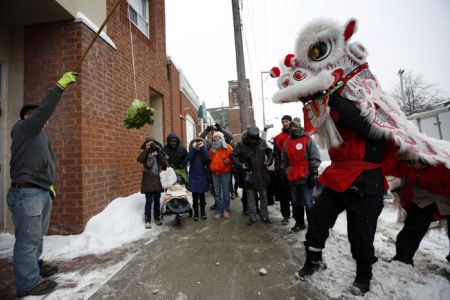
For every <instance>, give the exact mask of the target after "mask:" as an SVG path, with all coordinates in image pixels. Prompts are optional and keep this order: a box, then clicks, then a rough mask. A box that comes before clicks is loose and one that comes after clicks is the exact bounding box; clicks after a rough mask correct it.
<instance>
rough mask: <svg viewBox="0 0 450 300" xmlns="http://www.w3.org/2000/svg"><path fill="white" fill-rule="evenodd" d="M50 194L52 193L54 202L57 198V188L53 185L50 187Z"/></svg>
mask: <svg viewBox="0 0 450 300" xmlns="http://www.w3.org/2000/svg"><path fill="white" fill-rule="evenodd" d="M48 192H49V193H50V197H51V198H52V200H55V198H56V191H55V187H54V186H53V185H52V186H51V187H50V189H49V190H48Z"/></svg>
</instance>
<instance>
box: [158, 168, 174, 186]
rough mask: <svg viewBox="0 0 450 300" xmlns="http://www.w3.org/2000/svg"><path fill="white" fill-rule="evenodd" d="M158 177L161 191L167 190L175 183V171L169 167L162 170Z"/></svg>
mask: <svg viewBox="0 0 450 300" xmlns="http://www.w3.org/2000/svg"><path fill="white" fill-rule="evenodd" d="M159 177H160V178H161V185H162V188H163V189H167V188H169V187H171V186H172V185H174V184H175V183H177V174H175V170H174V169H173V168H171V167H168V168H167V169H166V170H162V171H161V173H160V174H159Z"/></svg>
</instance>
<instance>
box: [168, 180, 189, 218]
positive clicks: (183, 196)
mask: <svg viewBox="0 0 450 300" xmlns="http://www.w3.org/2000/svg"><path fill="white" fill-rule="evenodd" d="M183 213H189V217H192V194H191V192H189V191H188V190H187V188H186V186H185V184H184V180H183V179H182V178H181V177H180V176H177V182H176V183H175V184H173V185H171V186H170V187H168V188H167V189H166V192H165V193H164V197H163V203H162V208H161V215H162V216H164V215H169V214H175V226H176V227H181V226H182V224H181V217H182V215H183Z"/></svg>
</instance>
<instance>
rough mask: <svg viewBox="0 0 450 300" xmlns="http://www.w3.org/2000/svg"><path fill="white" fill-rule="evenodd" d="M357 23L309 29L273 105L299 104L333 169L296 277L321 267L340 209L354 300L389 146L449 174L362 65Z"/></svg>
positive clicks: (325, 178) (364, 275)
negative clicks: (352, 266)
mask: <svg viewBox="0 0 450 300" xmlns="http://www.w3.org/2000/svg"><path fill="white" fill-rule="evenodd" d="M355 32H356V20H354V19H351V20H349V21H348V22H347V23H346V24H345V25H344V26H343V25H341V24H339V23H337V22H335V21H333V20H330V19H325V18H320V19H316V20H314V21H312V22H310V23H309V24H308V25H307V26H305V28H304V29H303V30H302V31H301V32H300V34H299V35H298V37H297V39H296V43H295V52H294V53H295V54H289V55H287V56H286V57H285V59H284V60H283V61H282V62H281V64H280V68H277V67H275V68H273V69H272V71H271V75H272V77H278V87H279V91H277V92H276V93H275V94H274V95H273V97H272V100H273V101H274V102H275V103H287V102H297V101H301V102H302V103H303V105H304V107H303V112H304V119H305V126H304V127H305V130H306V131H308V132H309V134H310V135H314V134H316V137H317V141H318V144H319V145H320V146H321V147H323V148H327V149H328V151H329V155H330V159H331V165H330V166H329V167H328V168H327V169H326V170H325V171H324V172H323V173H322V174H321V176H320V177H319V182H320V183H321V184H322V185H323V186H324V189H323V191H322V193H321V195H320V196H319V198H318V199H317V201H316V202H315V204H314V205H313V207H312V208H311V213H310V224H309V226H308V231H307V233H306V241H305V243H304V244H305V248H306V260H305V263H304V265H303V267H302V268H301V269H300V270H299V271H298V272H297V273H296V276H297V277H298V278H300V279H302V280H305V279H306V278H308V277H309V276H311V275H312V274H314V273H315V272H317V271H318V270H320V269H321V268H324V267H325V264H324V262H323V259H322V250H323V249H324V247H325V242H326V240H327V238H328V235H329V229H331V228H332V227H333V226H334V224H335V222H336V219H337V217H338V215H339V214H340V213H341V212H343V211H344V210H345V211H346V213H347V223H348V225H347V231H348V239H349V242H350V245H351V253H352V257H353V258H354V259H355V261H356V276H355V279H354V281H353V284H352V286H351V291H352V293H353V294H355V295H363V294H365V293H366V292H368V291H369V290H370V280H371V278H372V265H373V264H374V263H375V262H376V261H377V257H376V256H375V254H374V247H373V240H374V236H375V231H376V227H377V220H378V216H379V215H380V213H381V210H382V208H383V194H384V193H385V191H386V190H387V187H388V185H387V182H386V180H385V177H384V176H385V174H383V171H382V168H381V165H382V162H383V161H385V160H386V159H387V160H389V157H388V155H391V156H392V155H394V154H395V152H391V151H386V150H387V145H388V142H389V143H392V144H394V145H396V147H397V149H398V151H397V152H399V153H401V154H402V155H403V156H406V157H408V159H412V160H418V159H421V160H422V161H423V162H426V163H427V164H430V165H436V164H442V165H444V166H445V167H446V168H448V167H450V154H449V152H448V151H449V149H450V147H449V144H448V143H447V142H443V141H438V140H433V139H430V138H428V137H426V136H424V135H423V134H421V133H420V132H419V130H418V129H417V127H415V126H414V125H413V124H412V123H410V122H409V121H408V120H407V118H406V116H405V115H404V113H403V112H402V111H401V110H400V107H399V106H398V104H397V103H396V101H395V100H394V99H393V98H392V97H390V96H389V95H387V94H385V93H384V92H383V91H382V89H381V87H380V85H379V84H378V82H377V80H376V78H375V76H374V75H373V74H372V73H371V71H370V69H369V66H368V63H367V62H366V57H367V54H368V53H367V50H366V49H365V47H364V46H363V45H362V44H361V43H358V42H353V43H350V38H351V37H352V35H353V34H354V33H355Z"/></svg>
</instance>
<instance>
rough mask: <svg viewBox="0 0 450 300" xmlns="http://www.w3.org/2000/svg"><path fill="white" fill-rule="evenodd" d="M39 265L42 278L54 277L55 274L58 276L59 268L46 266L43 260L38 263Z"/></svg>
mask: <svg viewBox="0 0 450 300" xmlns="http://www.w3.org/2000/svg"><path fill="white" fill-rule="evenodd" d="M38 264H39V274H40V275H41V276H42V277H49V276H52V275H53V274H56V273H58V271H59V268H58V267H57V266H52V265H48V264H44V261H43V260H42V259H40V260H39V261H38Z"/></svg>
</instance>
